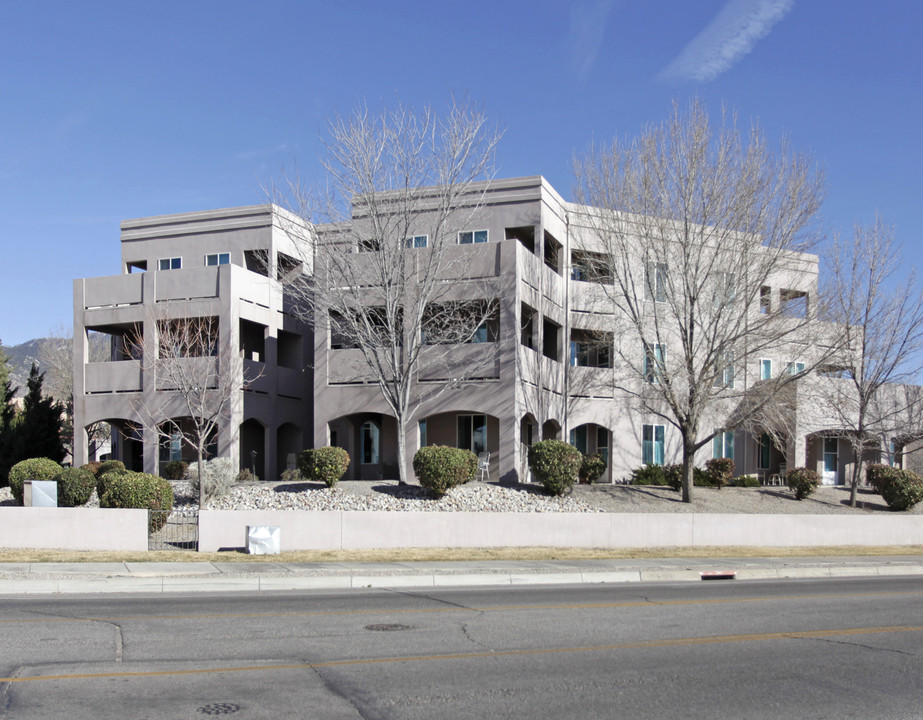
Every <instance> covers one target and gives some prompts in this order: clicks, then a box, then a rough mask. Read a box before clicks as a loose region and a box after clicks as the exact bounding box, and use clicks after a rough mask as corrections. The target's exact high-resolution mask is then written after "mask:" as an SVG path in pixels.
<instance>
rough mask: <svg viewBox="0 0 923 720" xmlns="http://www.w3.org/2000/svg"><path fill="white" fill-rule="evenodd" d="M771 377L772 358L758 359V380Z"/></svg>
mask: <svg viewBox="0 0 923 720" xmlns="http://www.w3.org/2000/svg"><path fill="white" fill-rule="evenodd" d="M771 378H772V360H760V380H769V379H771Z"/></svg>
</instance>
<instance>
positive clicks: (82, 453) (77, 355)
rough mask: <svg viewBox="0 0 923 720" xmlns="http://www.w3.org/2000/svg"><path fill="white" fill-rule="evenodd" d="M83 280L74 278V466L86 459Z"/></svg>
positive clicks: (86, 349)
mask: <svg viewBox="0 0 923 720" xmlns="http://www.w3.org/2000/svg"><path fill="white" fill-rule="evenodd" d="M84 298H85V281H84V280H74V307H73V311H74V318H73V320H74V342H73V351H72V352H73V358H72V362H73V370H72V372H73V374H74V407H73V413H74V416H73V418H72V419H73V423H74V445H73V450H72V453H71V454H72V457H73V462H74V467H80V466H81V465H83V464H85V463H86V462H87V459H88V448H87V433H86V429H85V425H86V412H85V409H84V398H85V395H86V376H85V371H86V364H87V360H88V359H89V347H88V342H87V331H86V328H85V327H84V324H83V313H84V308H85V307H86V302H85V299H84Z"/></svg>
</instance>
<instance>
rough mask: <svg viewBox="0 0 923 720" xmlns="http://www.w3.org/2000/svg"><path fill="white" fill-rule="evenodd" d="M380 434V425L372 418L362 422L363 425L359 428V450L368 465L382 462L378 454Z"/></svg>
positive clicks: (363, 460)
mask: <svg viewBox="0 0 923 720" xmlns="http://www.w3.org/2000/svg"><path fill="white" fill-rule="evenodd" d="M378 436H379V430H378V425H376V424H375V423H373V422H372V421H370V420H367V421H366V422H364V423H362V427H360V428H359V444H360V448H359V451H360V453H361V457H362V462H363V463H364V464H366V465H375V464H377V463H379V462H381V460H380V456H379V454H378Z"/></svg>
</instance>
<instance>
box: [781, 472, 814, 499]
mask: <svg viewBox="0 0 923 720" xmlns="http://www.w3.org/2000/svg"><path fill="white" fill-rule="evenodd" d="M785 481H786V482H787V483H788V486H789V487H790V488H791V489H792V491H793V492H794V493H795V498H796V499H798V500H804V499H805V498H806V497H807V496H808V495H810V494H811V493H812V492H814V491H815V490H816V489H817V485H818V483H820V475H818V474H817V472H815V471H814V470H809V469H808V468H803V467H798V468H792V469H791V470H789V471H788V472H787V473H786V474H785Z"/></svg>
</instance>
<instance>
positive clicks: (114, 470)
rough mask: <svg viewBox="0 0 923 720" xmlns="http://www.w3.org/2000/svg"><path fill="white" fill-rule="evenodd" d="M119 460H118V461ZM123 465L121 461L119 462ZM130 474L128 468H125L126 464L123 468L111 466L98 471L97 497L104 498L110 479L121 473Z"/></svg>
mask: <svg viewBox="0 0 923 720" xmlns="http://www.w3.org/2000/svg"><path fill="white" fill-rule="evenodd" d="M116 462H118V461H116ZM119 465H121V463H119ZM126 474H128V470H126V469H125V466H124V465H122V467H121V468H118V467H111V468H109V469H108V470H106V471H105V472H103V471H99V472H97V473H96V497H98V498H99V499H100V500H102V497H103V495H105V494H106V488H107V487H108V486H109V480H111V479H112V478H115V477H119V476H120V475H126Z"/></svg>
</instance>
